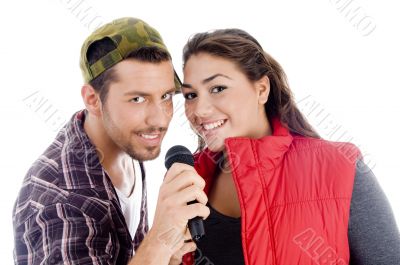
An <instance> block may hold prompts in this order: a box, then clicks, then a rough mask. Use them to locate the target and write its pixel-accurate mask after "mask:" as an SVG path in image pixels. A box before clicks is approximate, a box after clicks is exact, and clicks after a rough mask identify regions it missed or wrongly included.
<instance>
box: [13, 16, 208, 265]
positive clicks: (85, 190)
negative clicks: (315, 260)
mask: <svg viewBox="0 0 400 265" xmlns="http://www.w3.org/2000/svg"><path fill="white" fill-rule="evenodd" d="M80 66H81V70H82V73H83V77H84V81H85V84H84V85H83V87H82V89H81V94H82V99H83V101H84V103H85V106H86V108H85V110H82V111H79V112H77V113H76V114H75V115H73V117H72V119H71V120H70V121H69V122H68V123H67V124H66V125H65V126H64V128H63V129H62V130H61V131H60V132H59V133H58V135H57V137H56V139H55V140H54V142H53V143H52V144H51V145H50V146H49V148H48V149H47V150H46V151H45V152H44V154H43V155H42V156H40V157H39V158H38V160H37V161H36V162H35V163H34V164H33V165H32V167H31V168H30V169H29V171H28V173H27V175H26V177H25V179H24V183H23V186H22V188H21V191H20V194H19V196H18V199H17V201H16V205H15V207H14V213H13V223H14V234H15V251H14V259H15V263H16V264H128V263H129V264H132V265H134V264H157V265H161V264H179V263H180V262H181V258H182V256H183V255H184V254H185V253H187V252H190V251H193V250H194V249H195V244H194V243H193V242H190V241H189V242H187V240H186V241H184V239H188V238H189V237H190V235H189V237H188V232H187V230H186V224H187V221H188V220H189V219H191V218H193V217H195V216H201V217H203V218H206V217H207V216H208V214H209V209H208V208H207V207H206V206H205V204H206V202H207V197H206V196H205V194H204V192H203V187H204V181H203V180H202V178H201V177H200V176H199V175H197V173H196V172H195V170H194V169H193V168H192V167H190V166H187V165H183V164H179V163H177V164H174V165H173V166H172V167H171V169H170V170H169V171H168V172H167V174H166V176H165V179H164V182H163V184H162V186H161V188H160V193H159V198H158V202H157V207H156V213H155V216H154V222H153V225H152V227H151V229H150V230H148V224H147V199H146V182H145V172H144V168H143V164H142V161H146V160H150V159H154V158H156V157H157V156H158V155H159V153H160V145H161V141H162V139H163V137H164V135H165V133H166V131H167V128H168V125H169V122H170V120H171V118H172V113H173V105H172V96H173V95H174V93H175V92H176V91H177V90H178V89H179V85H180V83H179V79H178V77H177V76H176V74H175V71H174V69H173V66H172V62H171V56H170V54H169V52H168V50H167V48H166V46H165V45H164V43H163V41H162V39H161V36H160V35H159V33H158V32H157V31H156V30H155V29H154V28H152V27H150V26H149V25H148V24H146V23H145V22H143V21H141V20H139V19H135V18H122V19H118V20H115V21H113V22H111V23H109V24H106V25H104V26H103V27H101V28H99V29H98V30H96V31H95V32H93V33H92V34H91V35H90V36H89V37H88V38H87V39H86V41H85V42H84V44H83V46H82V51H81V58H80ZM193 199H197V200H198V201H199V203H196V204H192V205H187V202H189V201H192V200H193ZM132 257H133V258H132Z"/></svg>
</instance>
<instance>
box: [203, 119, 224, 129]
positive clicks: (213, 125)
mask: <svg viewBox="0 0 400 265" xmlns="http://www.w3.org/2000/svg"><path fill="white" fill-rule="evenodd" d="M224 123H225V121H224V120H219V121H216V122H213V123H208V124H203V128H204V129H205V130H206V131H208V130H212V129H215V128H218V127H221V126H222V125H223V124H224Z"/></svg>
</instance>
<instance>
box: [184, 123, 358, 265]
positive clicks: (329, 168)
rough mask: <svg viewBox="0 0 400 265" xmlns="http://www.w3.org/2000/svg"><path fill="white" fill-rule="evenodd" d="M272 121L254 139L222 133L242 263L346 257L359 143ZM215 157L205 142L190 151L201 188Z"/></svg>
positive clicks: (295, 263)
mask: <svg viewBox="0 0 400 265" xmlns="http://www.w3.org/2000/svg"><path fill="white" fill-rule="evenodd" d="M272 128H273V134H272V135H269V136H265V137H263V138H260V139H249V138H228V139H226V140H225V145H226V150H227V154H228V158H229V161H230V165H231V170H232V177H233V179H234V182H235V186H236V190H237V193H238V198H239V202H240V210H241V226H242V227H241V236H242V248H243V254H244V260H245V264H246V265H303V264H304V265H305V264H307V265H315V264H320V265H325V264H340V265H343V264H348V262H349V245H348V238H347V231H348V220H349V213H350V201H351V195H352V190H353V182H354V176H355V162H356V160H357V159H358V158H360V151H359V149H358V148H357V147H355V146H354V145H353V144H350V143H343V142H330V141H326V140H322V139H315V138H310V137H303V136H298V135H294V134H291V133H289V131H288V130H287V128H286V127H285V126H284V125H283V124H281V122H280V121H279V119H277V118H274V119H273V120H272ZM220 158H221V153H219V154H218V153H213V152H211V151H210V150H208V149H206V150H205V151H204V152H201V153H199V154H197V155H196V156H195V168H196V170H197V172H198V173H199V174H200V175H201V176H202V177H203V178H204V179H205V181H206V187H205V189H204V190H205V192H206V194H208V193H209V191H210V187H211V185H212V181H213V177H214V172H215V171H216V166H219V165H218V163H219V162H220V161H221V159H220ZM206 236H207V231H206ZM193 257H194V256H193V253H188V254H186V255H185V256H184V258H183V264H185V265H192V264H193ZM201 258H202V257H201ZM211 262H212V261H211Z"/></svg>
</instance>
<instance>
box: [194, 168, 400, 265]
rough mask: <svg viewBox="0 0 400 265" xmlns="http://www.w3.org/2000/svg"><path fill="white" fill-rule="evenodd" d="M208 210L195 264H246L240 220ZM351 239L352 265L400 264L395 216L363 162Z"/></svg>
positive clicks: (357, 178) (354, 196)
mask: <svg viewBox="0 0 400 265" xmlns="http://www.w3.org/2000/svg"><path fill="white" fill-rule="evenodd" d="M207 206H208V207H210V215H209V217H208V218H207V219H206V220H205V221H204V227H205V231H206V236H205V237H204V238H202V239H201V241H200V242H198V243H197V250H196V252H195V264H196V265H205V264H214V265H225V264H226V265H239V264H240V265H242V264H244V258H243V249H242V242H241V222H240V217H239V218H234V217H230V216H226V215H223V214H221V213H219V212H217V211H216V210H215V209H214V208H212V206H211V205H210V204H207ZM348 238H349V246H350V264H351V265H369V264H371V265H372V264H374V265H377V264H379V265H394V264H400V236H399V230H398V228H397V226H396V222H395V219H394V216H393V212H392V210H391V207H390V205H389V202H388V201H387V198H386V196H385V194H384V193H383V191H382V189H381V188H380V186H379V183H378V181H377V179H376V177H375V175H374V174H373V172H372V171H371V170H370V169H369V168H368V166H367V165H365V164H364V162H363V161H361V160H360V161H358V162H357V168H356V176H355V179H354V187H353V194H352V199H351V205H350V219H349V228H348Z"/></svg>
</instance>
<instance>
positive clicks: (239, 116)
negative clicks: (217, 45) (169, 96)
mask: <svg viewBox="0 0 400 265" xmlns="http://www.w3.org/2000/svg"><path fill="white" fill-rule="evenodd" d="M183 83H184V84H183V85H182V93H183V95H184V97H185V112H186V116H187V118H188V120H189V121H190V123H191V125H192V127H193V128H194V130H195V131H196V132H197V133H198V134H199V135H200V136H201V137H202V138H203V139H204V140H205V142H206V144H207V146H208V147H209V149H210V150H212V151H214V152H217V151H222V150H224V141H225V139H226V138H228V137H249V138H260V137H262V136H264V135H266V134H268V133H269V132H270V127H269V123H268V119H267V116H266V114H265V110H264V104H265V102H266V101H267V99H268V94H269V89H270V87H269V80H268V77H266V76H265V77H263V78H261V79H260V80H258V81H255V82H252V81H249V80H248V79H247V77H246V76H245V74H244V73H242V72H241V71H240V70H239V68H238V67H237V66H236V65H235V64H234V63H233V62H231V61H229V60H227V59H224V58H222V57H217V56H213V55H209V54H207V53H199V54H196V55H192V56H191V57H190V58H189V60H188V61H187V62H186V65H185V68H184V82H183Z"/></svg>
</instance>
